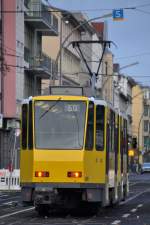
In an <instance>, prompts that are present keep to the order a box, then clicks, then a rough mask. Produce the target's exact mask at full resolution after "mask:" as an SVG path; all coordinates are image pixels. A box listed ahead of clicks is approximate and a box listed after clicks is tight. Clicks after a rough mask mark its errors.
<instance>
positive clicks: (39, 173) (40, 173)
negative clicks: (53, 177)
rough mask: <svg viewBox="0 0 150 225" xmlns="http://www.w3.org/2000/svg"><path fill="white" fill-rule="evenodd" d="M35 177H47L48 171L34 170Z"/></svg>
mask: <svg viewBox="0 0 150 225" xmlns="http://www.w3.org/2000/svg"><path fill="white" fill-rule="evenodd" d="M35 177H49V172H48V171H35Z"/></svg>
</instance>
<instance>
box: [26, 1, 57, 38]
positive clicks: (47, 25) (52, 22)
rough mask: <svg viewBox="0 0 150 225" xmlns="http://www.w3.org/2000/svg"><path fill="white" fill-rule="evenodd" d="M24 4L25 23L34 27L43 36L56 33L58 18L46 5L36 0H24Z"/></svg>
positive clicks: (55, 34)
mask: <svg viewBox="0 0 150 225" xmlns="http://www.w3.org/2000/svg"><path fill="white" fill-rule="evenodd" d="M24 5H25V7H26V12H25V22H26V23H28V24H30V26H32V27H34V28H35V29H36V30H37V31H39V32H41V33H42V35H44V36H57V35H58V19H57V17H56V16H55V15H53V14H52V13H51V12H49V11H48V8H47V6H45V5H44V4H42V3H41V1H37V0H35V1H29V0H28V1H27V0H25V2H24Z"/></svg>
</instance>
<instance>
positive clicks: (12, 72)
mask: <svg viewBox="0 0 150 225" xmlns="http://www.w3.org/2000/svg"><path fill="white" fill-rule="evenodd" d="M1 9H2V10H1V12H2V13H1V24H2V26H1V56H2V57H1V58H2V60H1V68H2V69H1V74H0V75H1V79H0V80H1V88H0V91H1V99H0V102H1V104H0V105H1V107H0V110H1V111H0V114H1V115H2V116H1V117H3V121H2V122H3V123H1V124H2V126H1V127H0V140H1V141H0V168H8V167H9V166H10V164H11V166H12V164H13V167H17V166H18V163H17V159H18V155H19V151H17V149H18V148H19V144H18V139H19V138H18V130H17V129H18V127H19V126H20V125H19V124H20V111H21V110H20V109H21V101H22V99H23V98H27V97H29V96H31V95H36V94H41V81H42V80H43V79H48V78H49V77H50V75H51V68H52V60H51V59H50V58H49V57H48V56H46V55H45V54H43V53H42V36H43V35H46V36H56V35H58V23H57V18H56V17H55V16H54V15H53V14H52V13H50V12H49V11H48V6H46V5H45V4H44V3H43V1H42V0H24V1H23V0H1ZM7 11H9V13H7ZM11 11H12V13H11ZM3 12H4V13H3ZM14 12H16V13H14ZM8 34H9V35H8ZM1 117H0V118H1ZM16 158H17V159H16ZM14 162H15V163H14ZM14 164H15V165H14Z"/></svg>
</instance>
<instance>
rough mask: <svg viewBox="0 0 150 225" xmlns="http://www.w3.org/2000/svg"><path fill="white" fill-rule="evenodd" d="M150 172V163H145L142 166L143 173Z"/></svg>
mask: <svg viewBox="0 0 150 225" xmlns="http://www.w3.org/2000/svg"><path fill="white" fill-rule="evenodd" d="M144 172H150V162H145V163H143V164H142V166H141V173H144Z"/></svg>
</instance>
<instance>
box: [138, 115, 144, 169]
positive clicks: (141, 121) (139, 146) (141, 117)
mask: <svg viewBox="0 0 150 225" xmlns="http://www.w3.org/2000/svg"><path fill="white" fill-rule="evenodd" d="M143 116H144V112H143V113H142V115H141V117H140V121H139V126H138V152H137V153H138V171H139V158H140V126H141V122H142V119H143Z"/></svg>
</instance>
